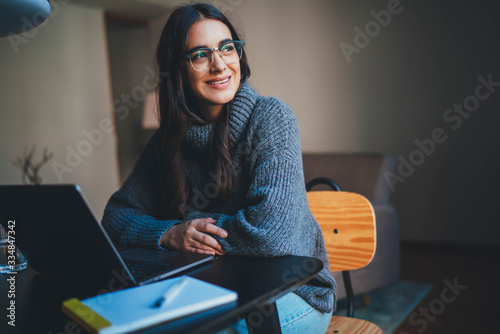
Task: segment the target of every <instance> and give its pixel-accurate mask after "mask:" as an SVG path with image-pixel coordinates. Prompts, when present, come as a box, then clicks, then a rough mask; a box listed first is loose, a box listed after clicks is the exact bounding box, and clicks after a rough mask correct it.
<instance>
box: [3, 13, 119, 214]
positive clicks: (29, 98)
mask: <svg viewBox="0 0 500 334" xmlns="http://www.w3.org/2000/svg"><path fill="white" fill-rule="evenodd" d="M51 15H52V17H49V18H48V20H47V21H46V22H47V23H46V24H45V25H44V26H43V27H39V28H37V29H35V30H32V31H30V32H29V33H26V35H18V36H17V37H16V39H15V40H13V39H10V40H9V39H8V38H1V39H0V50H1V52H0V74H1V75H0V117H1V122H0V136H1V140H0V157H1V159H0V183H1V184H17V183H21V177H20V176H21V173H20V172H19V170H17V169H15V168H14V167H13V166H12V165H11V163H10V162H11V160H14V159H15V158H16V157H17V156H19V155H21V153H22V151H23V149H24V148H25V147H31V145H33V144H36V145H37V146H38V149H37V154H36V155H35V158H36V159H40V158H41V152H42V149H43V148H44V147H48V148H49V149H50V150H51V151H53V152H54V154H55V156H54V158H53V159H52V160H51V161H50V162H49V164H47V165H46V166H44V167H43V168H42V170H41V176H42V178H43V183H77V184H78V185H80V187H81V188H82V190H83V192H84V194H85V195H86V197H87V199H88V200H89V202H90V204H91V206H92V207H93V209H94V210H95V212H96V214H97V215H98V216H99V217H100V216H101V215H102V212H103V210H104V206H105V204H106V202H107V199H108V198H109V196H110V195H111V193H112V192H113V191H114V190H115V189H116V188H117V187H118V177H117V160H116V150H115V146H116V143H115V134H114V131H113V124H112V123H109V120H111V118H112V114H111V110H112V109H111V103H112V101H111V93H110V82H109V81H110V80H109V68H108V63H107V61H108V60H107V45H106V38H105V30H104V20H103V13H102V11H100V10H97V9H91V8H87V7H79V6H75V5H71V4H66V5H60V7H58V10H57V11H55V10H53V11H52V14H51ZM13 45H14V46H15V47H13ZM82 131H83V132H85V133H87V134H92V136H93V137H91V138H93V139H92V140H89V139H88V138H87V137H86V136H85V135H84V133H82ZM71 150H74V151H75V152H76V154H73V155H71V156H70V157H69V160H68V161H69V162H68V161H67V158H68V154H69V153H68V152H70V151H71ZM77 155H78V156H77ZM55 164H57V166H58V169H57V170H58V172H56V170H55V169H54V165H55ZM58 174H59V175H58Z"/></svg>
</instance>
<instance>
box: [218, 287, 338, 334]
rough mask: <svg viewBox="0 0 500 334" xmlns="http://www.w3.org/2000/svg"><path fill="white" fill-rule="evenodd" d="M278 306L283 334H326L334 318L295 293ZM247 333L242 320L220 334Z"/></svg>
mask: <svg viewBox="0 0 500 334" xmlns="http://www.w3.org/2000/svg"><path fill="white" fill-rule="evenodd" d="M276 306H277V308H278V316H279V319H280V325H281V331H282V333H283V334H295V333H297V334H303V333H311V334H315V333H318V334H319V333H321V334H324V333H325V332H326V329H327V328H328V325H329V323H330V319H331V318H332V313H323V312H320V311H318V310H316V309H315V308H314V307H312V306H311V305H309V304H308V303H307V302H306V301H305V300H304V299H302V298H301V297H299V296H298V295H296V294H295V293H293V292H290V293H288V294H286V295H284V296H283V297H281V298H280V299H278V300H277V301H276ZM247 333H248V331H247V325H246V323H245V320H240V321H238V322H237V323H235V324H233V325H232V326H230V327H227V328H226V329H224V330H223V331H221V332H219V333H218V334H247Z"/></svg>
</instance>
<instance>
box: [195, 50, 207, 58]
mask: <svg viewBox="0 0 500 334" xmlns="http://www.w3.org/2000/svg"><path fill="white" fill-rule="evenodd" d="M204 58H208V52H206V51H195V52H193V54H192V55H191V59H192V60H199V59H204Z"/></svg>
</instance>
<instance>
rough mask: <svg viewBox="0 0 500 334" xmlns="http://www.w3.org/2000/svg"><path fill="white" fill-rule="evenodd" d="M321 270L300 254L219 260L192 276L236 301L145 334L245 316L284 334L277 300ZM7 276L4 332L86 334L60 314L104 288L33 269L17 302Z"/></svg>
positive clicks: (20, 281)
mask: <svg viewBox="0 0 500 334" xmlns="http://www.w3.org/2000/svg"><path fill="white" fill-rule="evenodd" d="M322 267H323V264H322V263H321V261H319V260H316V259H313V258H307V257H299V256H285V257H279V258H242V257H229V256H222V257H219V258H218V259H216V260H214V261H213V262H211V263H209V264H207V265H203V266H201V267H199V268H196V269H194V270H192V271H190V272H188V273H187V274H188V275H189V276H192V277H195V278H198V279H201V280H203V281H206V282H209V283H213V284H216V285H219V286H222V287H225V288H228V289H231V290H233V291H236V292H237V293H238V301H237V302H235V303H232V304H229V305H224V306H221V307H218V308H215V309H212V310H208V311H205V312H201V313H198V314H195V315H191V316H188V317H184V318H181V319H177V320H174V321H171V322H168V323H164V324H161V325H158V326H156V327H152V328H148V329H145V330H142V331H141V332H140V333H148V334H150V333H211V332H216V331H218V330H221V329H223V328H225V327H227V326H229V325H231V324H232V323H234V322H236V321H238V320H240V319H243V318H245V319H246V322H247V326H249V332H250V333H272V332H273V331H274V332H277V333H279V332H280V329H279V321H278V315H277V312H276V304H275V301H276V299H278V298H279V297H281V296H283V295H285V294H287V293H288V292H290V291H293V290H295V289H296V288H297V287H299V286H301V285H303V284H305V283H306V282H307V281H308V280H309V279H311V278H312V277H313V276H315V275H316V274H317V273H318V272H319V271H320V270H321V269H322ZM8 278H9V275H8V274H0V333H47V334H49V333H50V334H62V333H65V334H76V333H83V330H81V329H80V328H79V327H78V326H77V325H76V324H75V323H74V322H73V321H71V320H70V319H69V318H68V317H66V315H65V314H64V313H63V312H62V311H61V303H62V301H64V300H66V299H69V298H71V297H79V296H83V295H85V294H87V295H89V296H91V295H97V294H98V293H99V290H95V289H96V288H95V287H94V288H91V287H86V286H84V285H83V284H76V283H74V282H75V281H76V278H75V280H71V279H64V280H62V279H60V278H58V277H49V276H46V275H40V274H36V273H35V272H33V271H32V270H31V269H30V268H28V269H27V270H24V271H21V272H19V273H18V274H17V275H16V279H15V282H16V288H15V298H12V299H11V298H7V296H8V292H9V288H10V284H9V283H8V282H7V279H8ZM92 289H94V290H92ZM92 291H95V292H92ZM10 300H15V307H16V309H15V324H16V326H15V327H12V326H9V325H8V324H7V322H8V321H9V318H7V314H8V313H7V312H8V310H7V307H8V306H9V303H10Z"/></svg>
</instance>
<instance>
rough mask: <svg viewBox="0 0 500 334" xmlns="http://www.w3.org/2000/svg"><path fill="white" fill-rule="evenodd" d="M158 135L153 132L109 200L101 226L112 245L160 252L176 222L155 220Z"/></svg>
mask: <svg viewBox="0 0 500 334" xmlns="http://www.w3.org/2000/svg"><path fill="white" fill-rule="evenodd" d="M159 147H160V136H159V132H156V133H155V134H154V135H153V137H152V138H151V140H150V141H149V142H148V144H147V145H146V147H145V148H144V150H143V152H142V154H141V156H140V157H139V159H138V160H137V162H136V164H135V166H134V169H133V170H132V173H131V174H130V176H129V177H128V178H127V180H126V181H125V183H124V184H123V185H122V187H121V188H120V189H119V190H118V191H117V192H115V193H114V194H113V195H112V196H111V198H110V199H109V201H108V203H107V205H106V208H105V210H104V217H103V220H102V224H103V226H104V228H105V229H106V231H107V232H108V234H109V236H110V237H111V239H112V240H113V242H115V243H117V244H120V245H124V246H125V245H126V246H139V247H146V248H157V249H163V248H162V247H161V246H160V238H161V236H162V235H163V234H164V233H165V232H166V231H167V230H168V229H169V228H170V227H172V226H173V225H175V224H178V223H181V221H177V220H159V219H156V218H155V217H158V216H159V212H160V206H161V202H160V199H161V190H160V183H159V181H158V180H159V179H160V169H159V168H160V162H159Z"/></svg>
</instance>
